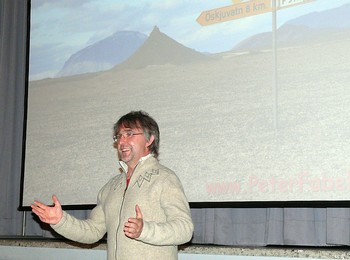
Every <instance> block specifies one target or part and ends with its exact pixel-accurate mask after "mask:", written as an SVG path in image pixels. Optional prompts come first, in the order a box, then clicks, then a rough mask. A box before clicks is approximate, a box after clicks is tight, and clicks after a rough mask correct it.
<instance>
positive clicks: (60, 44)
mask: <svg viewBox="0 0 350 260" xmlns="http://www.w3.org/2000/svg"><path fill="white" fill-rule="evenodd" d="M273 6H274V3H273V1H272V2H271V1H270V0H268V1H267V0H252V1H231V0H221V1H209V0H200V1H199V0H194V1H179V0H169V1H154V0H142V1H141V0H140V1H122V0H113V1H112V0H90V1H63V0H57V1H49V0H40V1H39V0H32V1H31V30H30V55H29V79H28V100H27V101H28V107H27V122H26V137H25V148H26V150H25V158H24V167H23V168H24V172H23V180H22V182H23V183H22V185H23V186H22V206H24V207H25V206H29V205H30V204H31V203H32V201H33V200H34V199H38V200H40V201H43V202H45V203H51V196H52V194H56V195H57V196H58V198H59V199H60V201H61V203H62V204H63V205H91V204H95V203H96V197H97V193H98V191H99V190H100V188H101V187H102V186H103V185H104V184H105V183H106V182H107V181H108V180H109V179H110V178H112V177H113V176H115V175H116V174H119V170H118V168H119V164H118V158H117V152H116V150H115V149H114V148H113V146H112V127H113V124H114V123H115V122H116V121H117V120H118V118H119V117H120V116H122V115H124V114H126V113H128V112H129V111H132V110H144V111H146V112H148V113H149V114H150V115H151V116H152V117H154V119H156V121H157V122H158V123H159V127H160V130H161V138H160V139H161V141H160V161H161V163H163V164H164V165H166V166H168V167H169V168H171V169H173V170H174V171H175V172H176V173H177V174H178V176H179V178H180V179H181V181H182V184H183V186H184V189H185V192H186V195H187V196H188V199H189V201H190V202H210V203H211V202H268V201H270V202H271V201H277V202H278V201H284V202H288V201H294V202H295V201H297V202H298V201H300V202H301V201H311V202H312V201H347V200H349V199H350V156H349V154H350V142H349V137H350V131H349V128H350V104H349V100H350V91H349V81H350V73H349V68H350V20H349V19H348V13H350V1H349V0H347V1H345V0H334V1H327V0H316V1H302V0H301V1H297V0H295V1H292V0H289V1H287V0H280V1H276V9H277V10H276V9H274V8H273Z"/></svg>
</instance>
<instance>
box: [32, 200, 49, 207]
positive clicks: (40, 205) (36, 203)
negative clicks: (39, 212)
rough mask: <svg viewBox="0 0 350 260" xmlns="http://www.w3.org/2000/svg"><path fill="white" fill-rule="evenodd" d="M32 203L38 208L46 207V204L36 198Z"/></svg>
mask: <svg viewBox="0 0 350 260" xmlns="http://www.w3.org/2000/svg"><path fill="white" fill-rule="evenodd" d="M33 205H35V206H36V207H38V208H42V209H44V208H47V206H46V205H45V204H43V203H41V202H39V201H37V200H35V201H34V203H33Z"/></svg>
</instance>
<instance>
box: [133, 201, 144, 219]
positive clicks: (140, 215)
mask: <svg viewBox="0 0 350 260" xmlns="http://www.w3.org/2000/svg"><path fill="white" fill-rule="evenodd" d="M135 211H136V218H137V219H142V218H143V216H142V213H141V209H140V207H139V205H137V204H136V207H135Z"/></svg>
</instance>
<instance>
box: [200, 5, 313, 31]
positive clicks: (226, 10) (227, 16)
mask: <svg viewBox="0 0 350 260" xmlns="http://www.w3.org/2000/svg"><path fill="white" fill-rule="evenodd" d="M232 1H233V3H235V4H233V5H229V6H224V7H220V8H215V9H211V10H207V11H203V12H202V13H201V14H200V15H199V16H198V18H197V22H198V23H199V24H200V25H202V26H206V25H211V24H215V23H222V22H226V21H230V20H234V19H240V18H244V17H248V16H252V15H258V14H263V13H267V12H271V11H272V6H271V1H272V0H250V1H242V0H241V1H238V0H232ZM313 1H315V0H276V6H277V9H282V8H287V7H292V6H295V5H299V4H306V3H309V2H313Z"/></svg>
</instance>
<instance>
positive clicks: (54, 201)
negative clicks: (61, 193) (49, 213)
mask: <svg viewBox="0 0 350 260" xmlns="http://www.w3.org/2000/svg"><path fill="white" fill-rule="evenodd" d="M52 201H53V203H54V204H55V206H58V207H61V203H60V202H59V200H58V198H57V197H56V195H53V196H52Z"/></svg>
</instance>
